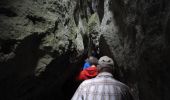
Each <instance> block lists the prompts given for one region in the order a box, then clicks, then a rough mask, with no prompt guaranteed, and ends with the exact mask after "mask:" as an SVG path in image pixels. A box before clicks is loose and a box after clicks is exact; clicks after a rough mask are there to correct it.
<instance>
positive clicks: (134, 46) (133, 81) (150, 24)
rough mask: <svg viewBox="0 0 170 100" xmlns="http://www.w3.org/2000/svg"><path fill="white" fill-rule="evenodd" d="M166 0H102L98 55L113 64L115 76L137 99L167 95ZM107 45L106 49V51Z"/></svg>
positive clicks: (163, 99)
mask: <svg viewBox="0 0 170 100" xmlns="http://www.w3.org/2000/svg"><path fill="white" fill-rule="evenodd" d="M169 5H170V2H169V1H168V0H163V1H161V0H156V1H155V0H149V1H135V0H105V2H104V16H103V19H102V23H101V32H102V36H101V39H100V41H101V42H100V51H101V53H100V54H101V55H108V56H109V55H110V56H112V57H113V58H114V60H115V61H116V63H117V69H118V70H117V72H118V73H117V74H116V75H117V78H118V79H120V80H121V81H123V82H125V83H127V84H128V85H129V86H130V87H131V90H132V91H133V93H134V95H135V98H136V99H139V100H167V99H169V98H170V97H169V95H168V94H167V91H168V90H169V89H170V88H169V85H168V83H169V79H170V78H169V75H168V73H169V68H168V66H169V63H168V60H169V59H170V58H169V54H170V53H169V52H168V51H169V49H170V48H169V41H168V38H169V36H168V35H167V34H168V33H169V30H168V29H167V25H168V20H169V12H170V10H169ZM108 48H109V51H108Z"/></svg>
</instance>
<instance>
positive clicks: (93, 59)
mask: <svg viewBox="0 0 170 100" xmlns="http://www.w3.org/2000/svg"><path fill="white" fill-rule="evenodd" d="M97 61H98V60H97V58H96V57H94V56H90V57H89V58H87V59H86V60H85V63H84V66H83V69H86V68H89V67H90V66H91V65H96V64H97Z"/></svg>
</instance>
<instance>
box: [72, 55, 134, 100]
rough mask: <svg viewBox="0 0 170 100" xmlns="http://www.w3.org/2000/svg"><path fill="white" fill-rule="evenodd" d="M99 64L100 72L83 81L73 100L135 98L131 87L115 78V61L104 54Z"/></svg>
mask: <svg viewBox="0 0 170 100" xmlns="http://www.w3.org/2000/svg"><path fill="white" fill-rule="evenodd" d="M98 64H99V65H98V66H97V69H98V72H99V74H98V75H97V76H96V77H95V78H92V79H88V80H85V81H83V82H82V83H81V84H80V86H79V87H78V89H77V90H76V92H75V94H74V95H73V97H72V99H71V100H134V99H133V96H132V94H131V92H130V89H129V87H128V86H127V85H125V84H123V83H122V82H119V81H117V80H115V79H114V78H113V75H112V72H113V70H114V61H113V60H112V59H111V58H109V57H108V56H103V57H101V58H100V59H99V61H98Z"/></svg>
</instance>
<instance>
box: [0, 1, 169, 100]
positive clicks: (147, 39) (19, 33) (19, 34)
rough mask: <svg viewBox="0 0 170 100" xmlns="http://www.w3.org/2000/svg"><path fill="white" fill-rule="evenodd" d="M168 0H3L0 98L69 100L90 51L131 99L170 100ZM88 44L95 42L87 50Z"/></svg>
mask: <svg viewBox="0 0 170 100" xmlns="http://www.w3.org/2000/svg"><path fill="white" fill-rule="evenodd" d="M169 5H170V2H169V1H168V0H144V1H142V0H12V1H11V0H1V1H0V70H1V72H0V93H1V94H2V95H0V99H2V100H4V99H7V100H14V99H16V100H18V99H21V100H25V99H28V100H29V99H31V100H34V99H35V100H39V99H50V100H53V99H58V98H62V100H70V98H71V96H72V95H73V93H74V92H75V89H76V87H77V85H78V83H77V82H75V81H74V77H75V76H76V74H77V73H78V71H79V70H80V66H81V65H82V62H83V60H84V59H85V57H86V56H87V55H88V54H87V51H88V50H89V48H91V47H95V49H96V52H97V53H99V56H102V55H108V56H110V57H112V58H113V59H114V60H115V62H116V71H115V73H114V76H115V78H116V79H118V80H120V81H122V82H124V83H126V84H127V85H128V86H130V88H131V91H132V92H133V94H134V97H135V99H136V100H169V99H170V96H169V90H170V87H169V80H170V77H169V68H168V66H169V65H170V63H169V59H170V58H169V57H170V53H169V50H170V46H169V44H170V41H169V39H170V35H169V34H168V33H169V24H170V21H169V20H170V18H169V13H170V9H169ZM89 43H92V44H93V45H90V44H89Z"/></svg>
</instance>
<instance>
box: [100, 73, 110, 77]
mask: <svg viewBox="0 0 170 100" xmlns="http://www.w3.org/2000/svg"><path fill="white" fill-rule="evenodd" d="M105 76H106V77H113V75H112V74H111V73H108V72H101V73H99V74H98V75H97V77H105Z"/></svg>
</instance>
